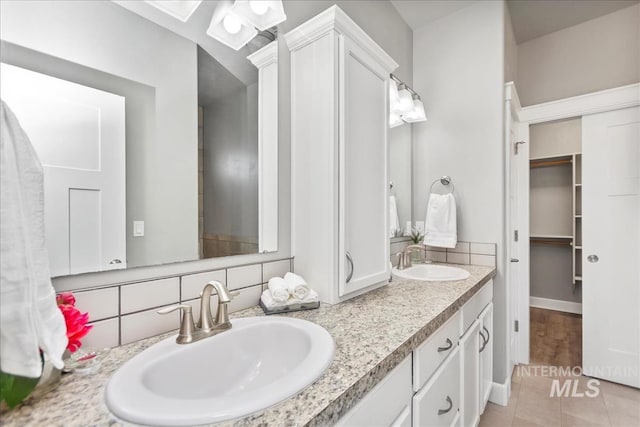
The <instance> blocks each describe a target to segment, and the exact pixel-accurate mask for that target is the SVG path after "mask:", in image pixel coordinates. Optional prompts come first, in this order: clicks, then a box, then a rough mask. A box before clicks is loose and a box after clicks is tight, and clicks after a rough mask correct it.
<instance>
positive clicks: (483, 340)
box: [478, 331, 487, 353]
mask: <svg viewBox="0 0 640 427" xmlns="http://www.w3.org/2000/svg"><path fill="white" fill-rule="evenodd" d="M479 334H480V336H481V337H482V344H480V350H478V352H479V353H482V352H483V351H484V348H485V347H486V346H487V339H486V338H485V337H484V334H483V333H482V331H480V332H479Z"/></svg>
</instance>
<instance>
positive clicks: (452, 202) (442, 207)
mask: <svg viewBox="0 0 640 427" xmlns="http://www.w3.org/2000/svg"><path fill="white" fill-rule="evenodd" d="M457 241H458V233H457V228H456V199H455V198H454V197H453V194H452V193H449V194H433V193H431V195H430V196H429V203H428V205H427V218H426V221H425V234H424V244H425V245H429V246H437V247H441V248H455V247H456V242H457Z"/></svg>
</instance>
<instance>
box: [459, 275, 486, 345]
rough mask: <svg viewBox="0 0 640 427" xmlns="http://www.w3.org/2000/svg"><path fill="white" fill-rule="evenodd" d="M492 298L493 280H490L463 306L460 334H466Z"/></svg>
mask: <svg viewBox="0 0 640 427" xmlns="http://www.w3.org/2000/svg"><path fill="white" fill-rule="evenodd" d="M492 299H493V280H489V282H487V284H486V285H484V286H483V287H482V289H480V291H478V292H477V293H476V294H475V295H474V296H473V297H471V299H470V300H469V301H467V302H466V304H465V305H464V306H463V307H462V310H461V311H462V328H461V329H460V336H462V335H464V333H465V332H466V331H467V329H469V327H470V326H471V324H472V323H473V322H474V321H475V320H476V319H477V318H478V316H480V313H481V312H482V310H484V308H485V307H486V306H487V305H489V303H490V302H491V300H492Z"/></svg>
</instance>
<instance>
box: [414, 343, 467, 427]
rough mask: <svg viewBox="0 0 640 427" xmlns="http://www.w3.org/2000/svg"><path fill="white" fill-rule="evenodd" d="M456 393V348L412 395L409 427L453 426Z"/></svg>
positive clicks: (458, 379)
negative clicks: (411, 414)
mask: <svg viewBox="0 0 640 427" xmlns="http://www.w3.org/2000/svg"><path fill="white" fill-rule="evenodd" d="M460 394H461V390H460V352H459V349H458V348H456V349H455V350H454V351H453V353H451V356H450V357H449V358H448V359H447V360H446V361H445V362H444V364H443V365H442V366H441V367H440V368H439V369H438V370H437V371H436V373H435V374H433V377H432V378H431V379H430V380H429V381H428V382H427V383H426V384H425V386H424V387H422V388H421V389H420V391H418V392H417V393H416V394H415V395H414V396H413V426H414V427H427V426H428V427H432V426H443V427H449V426H451V425H454V423H455V422H456V418H457V416H458V412H459V408H460Z"/></svg>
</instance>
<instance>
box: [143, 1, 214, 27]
mask: <svg viewBox="0 0 640 427" xmlns="http://www.w3.org/2000/svg"><path fill="white" fill-rule="evenodd" d="M145 3H147V4H149V5H151V6H153V7H155V8H156V9H159V10H161V11H163V12H164V13H166V14H167V15H171V16H173V17H174V18H176V19H179V20H180V21H182V22H187V21H188V20H189V18H191V15H193V12H195V11H196V9H197V8H198V6H200V4H201V3H202V0H145Z"/></svg>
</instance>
